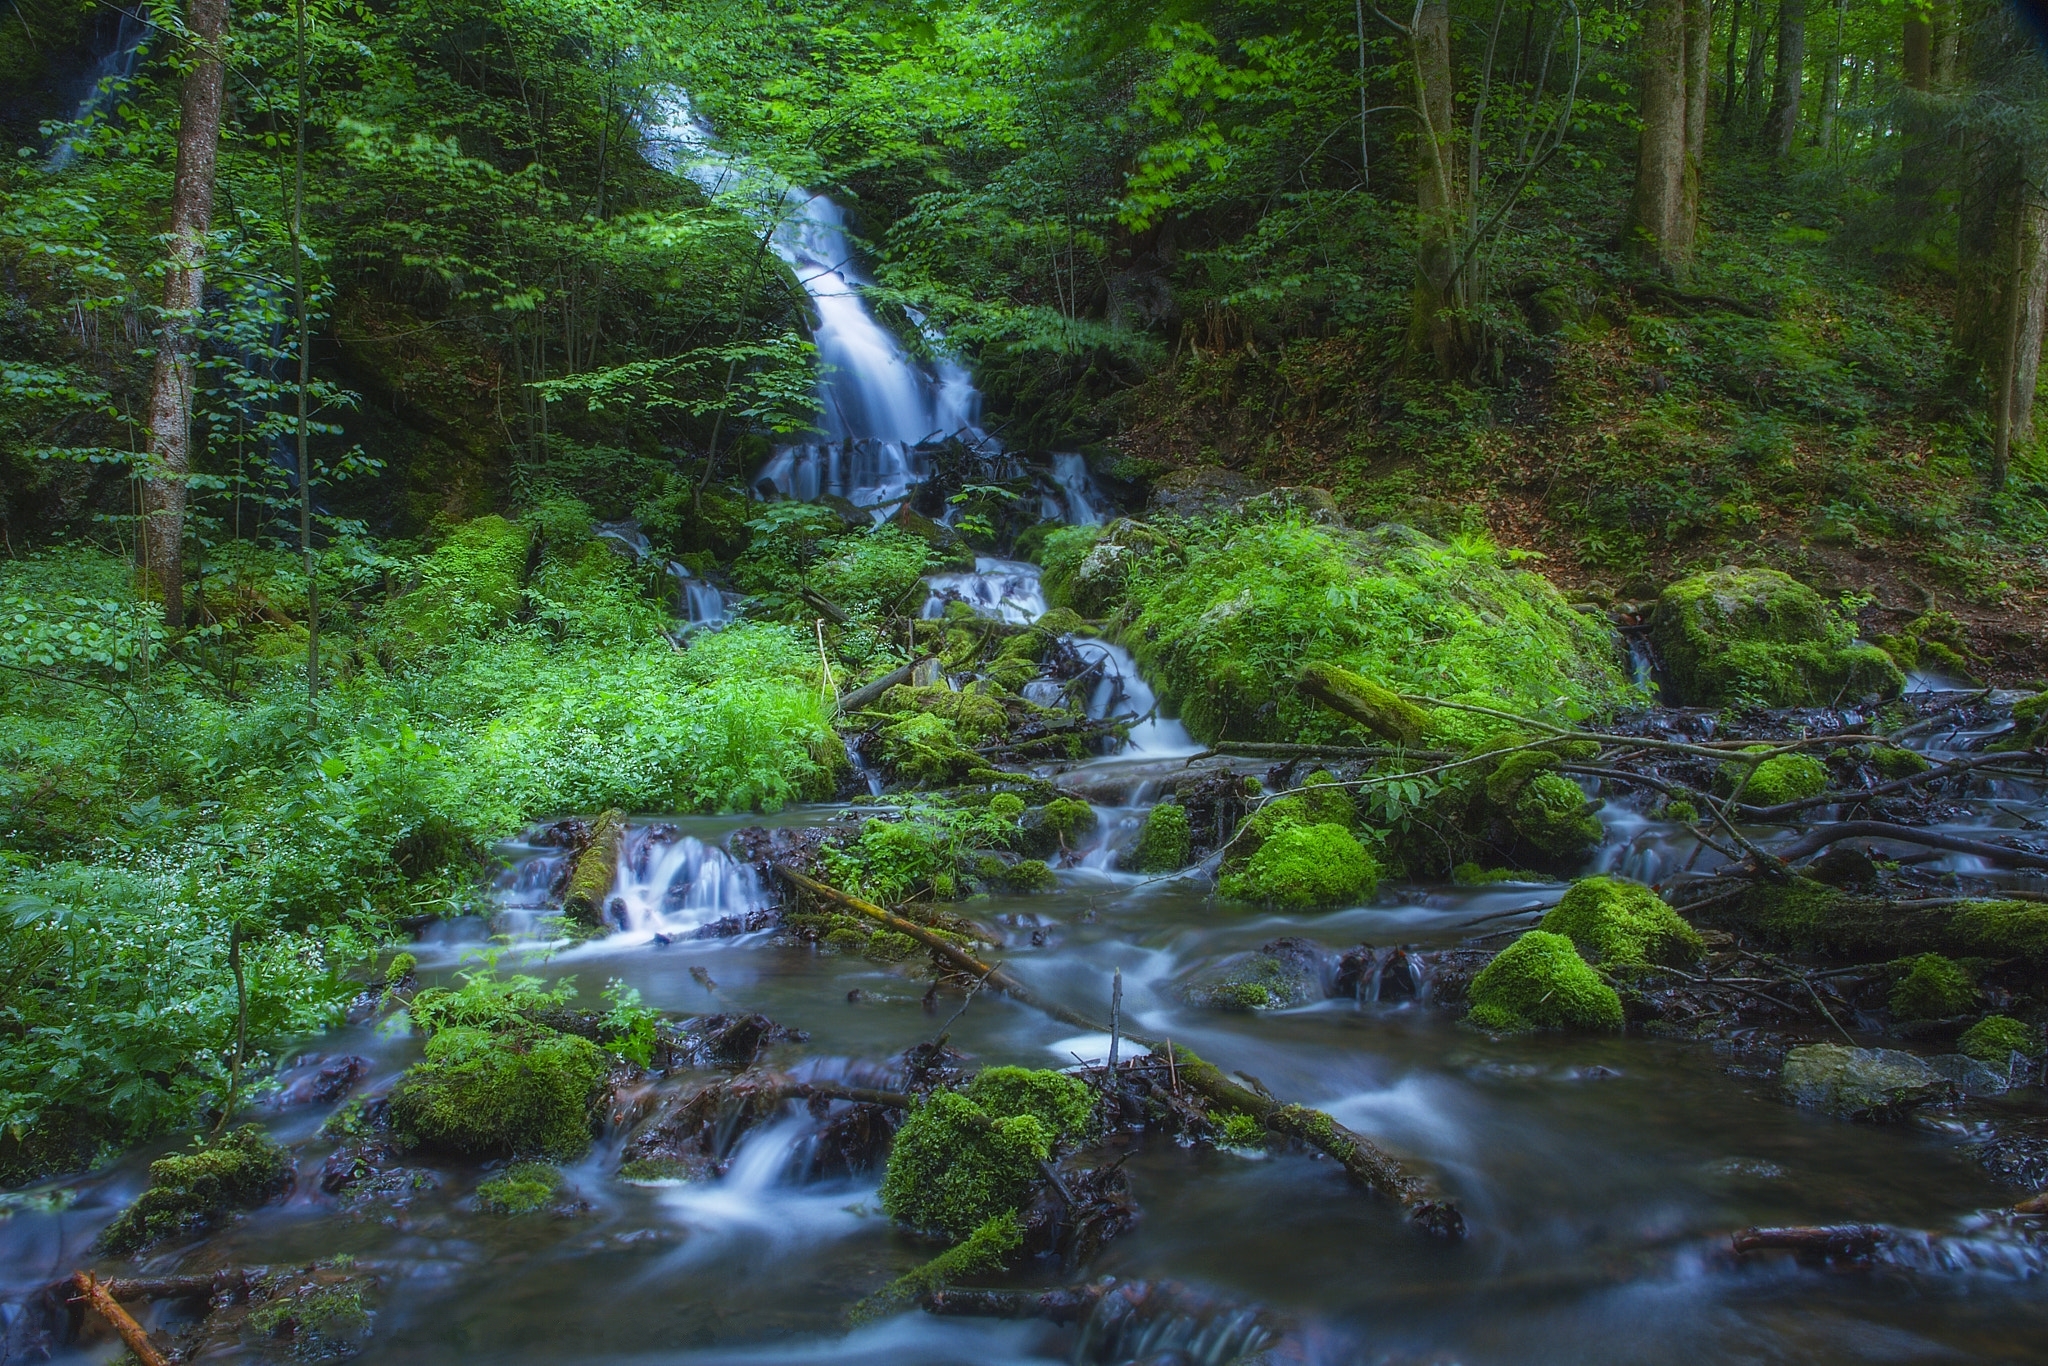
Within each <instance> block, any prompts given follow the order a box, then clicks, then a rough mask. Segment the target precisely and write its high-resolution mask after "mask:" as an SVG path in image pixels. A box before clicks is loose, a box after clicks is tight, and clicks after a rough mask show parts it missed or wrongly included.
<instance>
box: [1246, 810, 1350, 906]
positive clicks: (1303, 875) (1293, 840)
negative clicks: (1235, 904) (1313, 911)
mask: <svg viewBox="0 0 2048 1366" xmlns="http://www.w3.org/2000/svg"><path fill="white" fill-rule="evenodd" d="M1378 886H1379V865H1378V863H1377V862H1376V861H1375V860H1374V859H1373V856H1372V855H1371V854H1369V853H1367V852H1366V851H1365V846H1363V845H1361V844H1360V843H1359V842H1358V838H1357V836H1355V835H1353V834H1352V833H1351V832H1350V831H1349V830H1347V829H1345V828H1344V827H1343V826H1341V825H1336V824H1332V823H1327V822H1326V823H1324V824H1320V825H1289V826H1287V827H1285V828H1284V829H1282V830H1280V831H1278V832H1277V833H1275V834H1274V835H1273V837H1272V838H1270V839H1268V840H1266V841H1265V842H1264V843H1262V844H1261V845H1260V846H1259V848H1258V852H1256V853H1254V854H1253V855H1252V856H1251V857H1250V858H1249V859H1247V860H1246V861H1245V862H1244V864H1243V865H1242V866H1241V867H1239V868H1238V869H1236V870H1235V871H1232V872H1228V873H1225V874H1224V875H1223V877H1222V878H1221V880H1220V881H1219V882H1218V883H1217V890H1218V891H1219V892H1221V893H1222V894H1223V895H1224V896H1226V897H1229V898H1231V899H1233V900H1237V901H1257V902H1262V903H1265V904H1267V905H1274V906H1289V907H1300V908H1308V907H1315V906H1331V905H1337V904H1340V903H1346V902H1354V901H1359V900H1362V899H1365V898H1368V897H1370V896H1371V895H1372V894H1373V892H1374V891H1375V890H1376V889H1377V888H1378Z"/></svg>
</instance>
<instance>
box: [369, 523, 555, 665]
mask: <svg viewBox="0 0 2048 1366" xmlns="http://www.w3.org/2000/svg"><path fill="white" fill-rule="evenodd" d="M528 545H529V540H528V535H527V531H526V528H524V527H521V526H517V525H515V524H513V523H511V522H508V521H506V520H505V519H504V518H503V517H495V516H493V517H478V518H476V519H474V520H472V521H468V522H464V523H463V524H462V525H460V526H458V527H456V528H455V529H454V530H453V531H451V532H449V533H448V537H447V539H446V540H444V541H442V542H441V544H440V545H439V546H437V547H436V548H435V549H434V552H433V553H432V554H430V555H428V556H427V557H426V559H425V560H423V561H421V562H420V566H419V574H420V586H419V587H418V588H416V589H414V590H413V591H412V592H410V593H407V594H406V595H405V596H404V597H402V598H400V599H399V600H398V601H397V602H395V603H393V604H392V605H391V607H390V608H389V609H388V610H387V611H386V613H385V618H384V619H385V622H386V624H387V625H388V626H389V627H390V628H392V629H393V630H394V632H395V633H396V635H397V636H399V637H402V638H403V642H402V643H403V644H404V645H406V646H411V647H415V648H416V647H419V646H438V645H446V644H449V643H451V642H453V641H455V640H456V639H458V638H460V637H463V636H477V635H481V634H483V633H484V632H486V631H488V630H490V629H491V628H492V627H494V626H497V625H500V624H502V623H504V622H505V621H507V620H509V619H510V617H511V616H512V613H513V612H514V611H515V610H517V608H518V606H519V601H520V594H521V589H522V586H523V581H524V579H525V576H526V561H527V551H528ZM394 643H395V644H398V643H401V642H400V641H398V640H394Z"/></svg>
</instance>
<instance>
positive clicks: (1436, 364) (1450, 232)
mask: <svg viewBox="0 0 2048 1366" xmlns="http://www.w3.org/2000/svg"><path fill="white" fill-rule="evenodd" d="M1409 42H1410V45H1411V48H1412V55H1413V57H1414V59H1415V107H1416V112H1417V113H1419V114H1420V115H1421V116H1422V122H1423V129H1422V137H1421V139H1420V144H1421V145H1420V147H1419V149H1418V155H1419V156H1420V158H1421V164H1420V165H1419V166H1418V167H1417V168H1416V177H1415V179H1416V191H1415V194H1416V207H1417V209H1418V210H1420V217H1421V220H1422V222H1421V226H1422V242H1421V246H1420V249H1419V251H1418V254H1417V259H1416V272H1415V296H1414V304H1413V309H1412V312H1411V315H1410V320H1409V327H1408V349H1409V354H1410V356H1411V357H1412V358H1413V359H1414V361H1415V363H1416V364H1417V365H1418V366H1420V367H1423V368H1426V369H1429V370H1433V371H1434V373H1435V374H1436V376H1437V377H1438V378H1440V379H1447V380H1448V379H1463V378H1467V377H1469V374H1470V372H1471V369H1472V366H1473V361H1474V356H1475V351H1476V343H1475V336H1474V329H1473V324H1472V320H1471V316H1470V313H1469V305H1470V303H1471V299H1472V282H1471V277H1470V274H1469V273H1468V272H1465V271H1460V270H1459V269H1458V256H1459V243H1460V241H1461V240H1462V238H1463V232H1462V231H1461V229H1462V227H1463V225H1464V217H1465V213H1466V209H1467V205H1466V202H1465V193H1464V185H1463V182H1462V179H1461V177H1460V174H1459V168H1458V147H1457V144H1458V135H1457V125H1456V123H1455V122H1454V119H1455V118H1456V115H1455V113H1454V111H1453V109H1452V101H1451V10H1450V5H1449V3H1448V0H1423V3H1422V4H1420V5H1418V6H1417V7H1416V9H1415V17H1414V20H1413V22H1412V23H1411V25H1410V27H1409Z"/></svg>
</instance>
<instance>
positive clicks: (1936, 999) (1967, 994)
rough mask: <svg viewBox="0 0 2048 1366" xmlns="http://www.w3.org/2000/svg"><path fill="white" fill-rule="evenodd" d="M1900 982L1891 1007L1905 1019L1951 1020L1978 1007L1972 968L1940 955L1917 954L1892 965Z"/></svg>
mask: <svg viewBox="0 0 2048 1366" xmlns="http://www.w3.org/2000/svg"><path fill="white" fill-rule="evenodd" d="M1892 971H1893V972H1895V973H1896V974H1898V980H1897V981H1896V982H1894V983H1893V984H1892V990H1891V995H1890V997H1889V998H1888V1004H1889V1005H1890V1006H1891V1008H1892V1014H1894V1015H1896V1016H1898V1017H1899V1018H1900V1019H1902V1020H1949V1019H1954V1018H1955V1017H1956V1016H1958V1015H1962V1014H1966V1013H1968V1012H1969V1011H1970V1009H1971V1008H1972V1007H1974V1006H1975V1005H1976V1004H1977V984H1976V982H1975V981H1974V980H1972V978H1971V976H1970V972H1969V969H1967V968H1965V967H1964V966H1963V965H1962V964H1961V963H1958V962H1956V961H1955V960H1954V959H1952V958H1949V957H1946V956H1945V955H1943V954H1939V953H1922V954H1915V955H1914V956H1913V957H1911V958H1902V959H1900V960H1899V961H1898V962H1896V963H1894V964H1892Z"/></svg>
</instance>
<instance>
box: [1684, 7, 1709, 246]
mask: <svg viewBox="0 0 2048 1366" xmlns="http://www.w3.org/2000/svg"><path fill="white" fill-rule="evenodd" d="M1713 46H1714V5H1713V0H1685V185H1684V195H1683V198H1682V199H1681V201H1680V214H1679V236H1680V239H1681V240H1682V241H1683V242H1684V243H1685V249H1686V253H1687V254H1688V255H1690V254H1691V252H1692V249H1693V246H1694V244H1695V242H1696V241H1697V240H1698V237H1699V226H1700V199H1701V196H1702V195H1703V194H1704V193H1705V184H1706V170H1707V66H1708V57H1709V55H1710V54H1711V52H1712V50H1713Z"/></svg>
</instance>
